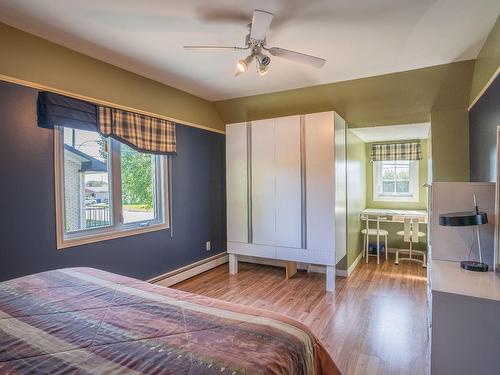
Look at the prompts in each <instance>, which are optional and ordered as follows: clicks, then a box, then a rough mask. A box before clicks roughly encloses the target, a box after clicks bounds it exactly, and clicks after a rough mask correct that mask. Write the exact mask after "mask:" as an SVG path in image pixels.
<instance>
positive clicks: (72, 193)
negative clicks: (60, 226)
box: [63, 128, 112, 232]
mask: <svg viewBox="0 0 500 375" xmlns="http://www.w3.org/2000/svg"><path fill="white" fill-rule="evenodd" d="M63 135H64V153H63V166H64V171H63V176H64V181H63V185H64V215H65V230H66V232H75V231H80V230H85V229H90V228H100V227H106V226H109V225H111V224H112V220H111V212H112V211H111V207H110V201H111V199H110V197H111V194H110V186H109V182H110V178H109V157H108V149H109V143H108V141H107V140H106V139H105V138H104V137H102V136H101V135H100V134H99V133H97V132H90V131H84V130H78V129H69V128H63Z"/></svg>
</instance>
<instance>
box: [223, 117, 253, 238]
mask: <svg viewBox="0 0 500 375" xmlns="http://www.w3.org/2000/svg"><path fill="white" fill-rule="evenodd" d="M247 183H248V180H247V124H246V123H244V122H242V123H238V124H231V125H227V126H226V196H227V204H226V205H227V241H228V242H229V241H232V242H243V243H246V242H248V204H247V200H248V196H247V193H248V185H247Z"/></svg>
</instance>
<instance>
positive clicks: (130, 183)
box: [121, 144, 156, 224]
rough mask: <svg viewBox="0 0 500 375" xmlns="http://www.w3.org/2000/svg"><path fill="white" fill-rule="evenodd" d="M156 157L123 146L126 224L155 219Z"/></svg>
mask: <svg viewBox="0 0 500 375" xmlns="http://www.w3.org/2000/svg"><path fill="white" fill-rule="evenodd" d="M155 164H156V157H155V156H154V155H150V154H144V153H140V152H137V151H135V150H134V149H132V148H130V147H129V146H127V145H124V144H121V175H122V206H123V222H124V223H125V224H128V223H135V222H141V221H150V220H153V219H155V216H156V215H155V212H156V207H155V202H156V197H155V193H156V189H155V186H156V183H155V169H156V168H155Z"/></svg>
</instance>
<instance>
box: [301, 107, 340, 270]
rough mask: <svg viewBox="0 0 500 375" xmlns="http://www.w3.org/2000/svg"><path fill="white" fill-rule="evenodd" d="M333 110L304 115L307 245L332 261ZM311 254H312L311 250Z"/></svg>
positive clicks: (333, 236) (333, 189)
mask: <svg viewBox="0 0 500 375" xmlns="http://www.w3.org/2000/svg"><path fill="white" fill-rule="evenodd" d="M334 147H335V145H334V126H333V112H323V113H314V114H309V115H306V116H305V152H306V170H305V174H306V206H307V213H306V223H307V230H306V233H307V237H306V241H307V249H308V250H311V251H319V252H322V253H323V254H322V256H321V259H325V258H327V259H328V263H329V265H334V264H335V263H334V262H335V243H334V241H335V233H334V231H335V185H334V183H335V171H334V166H335V158H334ZM311 256H312V257H313V258H314V255H313V254H311Z"/></svg>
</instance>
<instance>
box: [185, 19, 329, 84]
mask: <svg viewBox="0 0 500 375" xmlns="http://www.w3.org/2000/svg"><path fill="white" fill-rule="evenodd" d="M273 17H274V15H273V14H272V13H270V12H266V11H264V10H258V9H256V10H254V11H253V17H252V23H250V24H249V25H248V29H249V33H248V34H247V35H246V37H245V46H244V47H231V46H184V48H186V49H201V50H210V49H232V50H235V51H238V50H250V54H249V55H248V56H247V57H246V58H244V59H241V60H240V61H238V63H237V64H236V69H237V70H236V74H235V75H239V74H242V73H245V72H246V71H247V70H248V68H249V66H250V64H251V63H252V61H253V60H255V61H256V66H257V71H258V72H259V74H260V75H265V74H267V72H268V71H269V65H270V63H271V58H270V57H269V56H268V55H267V54H266V53H269V54H270V55H272V56H276V57H281V58H284V59H288V60H292V61H296V62H299V63H302V64H307V65H310V66H313V67H316V68H321V67H322V66H323V65H324V64H325V62H326V60H325V59H322V58H320V57H316V56H311V55H307V54H305V53H300V52H295V51H290V50H287V49H284V48H279V47H270V48H268V47H267V46H266V34H267V31H268V30H269V26H270V25H271V22H272V20H273Z"/></svg>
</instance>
